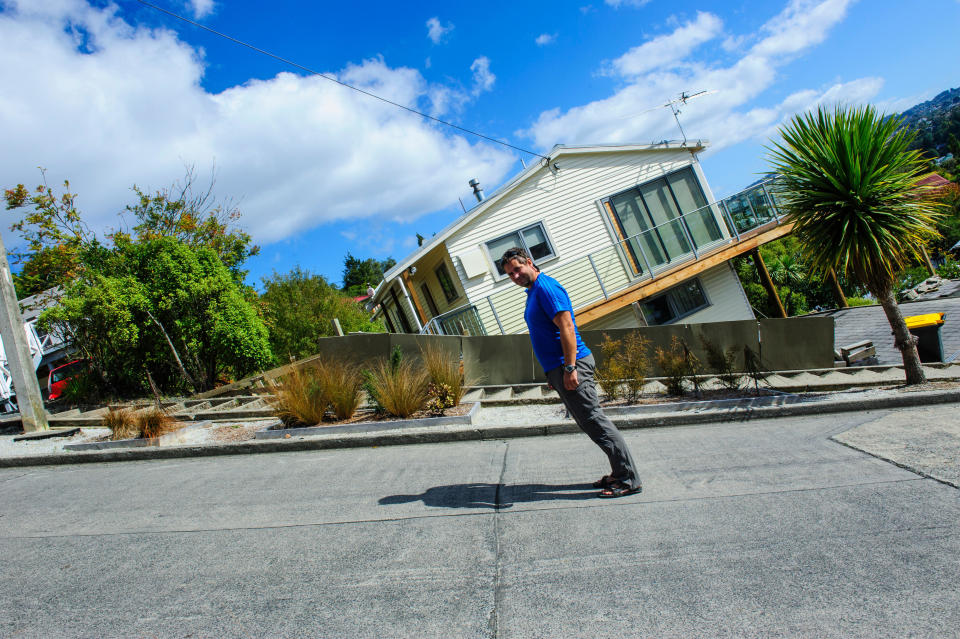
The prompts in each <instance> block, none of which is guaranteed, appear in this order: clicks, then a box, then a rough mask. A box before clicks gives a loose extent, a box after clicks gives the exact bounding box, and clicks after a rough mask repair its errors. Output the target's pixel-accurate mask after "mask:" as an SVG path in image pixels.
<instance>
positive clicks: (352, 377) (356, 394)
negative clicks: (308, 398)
mask: <svg viewBox="0 0 960 639" xmlns="http://www.w3.org/2000/svg"><path fill="white" fill-rule="evenodd" d="M315 366H316V375H317V378H316V383H317V386H318V389H319V390H318V397H320V398H323V399H326V401H328V402H329V404H330V408H332V409H333V414H334V415H335V416H336V418H337V419H349V418H351V417H353V414H354V413H356V412H357V408H358V407H359V406H360V401H361V399H362V394H361V391H362V390H363V373H362V372H361V371H360V369H358V368H356V367H355V366H351V365H350V364H347V363H345V362H343V361H338V360H333V361H320V362H317V363H316V364H315Z"/></svg>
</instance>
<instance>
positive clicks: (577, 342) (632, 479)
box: [500, 248, 642, 497]
mask: <svg viewBox="0 0 960 639" xmlns="http://www.w3.org/2000/svg"><path fill="white" fill-rule="evenodd" d="M500 263H501V265H502V267H503V270H504V272H505V273H506V274H507V275H509V276H510V279H511V280H513V283H514V284H517V285H519V286H523V287H524V288H526V289H527V306H526V309H525V310H524V313H523V319H525V320H526V322H527V328H528V329H529V330H530V340H531V341H532V342H533V353H534V355H536V356H537V361H539V362H540V365H541V366H542V367H543V370H544V372H545V373H546V376H547V380H548V381H549V382H550V385H551V386H553V388H555V389H556V391H557V394H559V395H560V399H561V400H563V403H564V405H565V406H566V407H567V410H568V411H570V414H571V415H572V416H573V419H574V420H576V422H577V425H578V426H580V429H581V430H583V432H585V433H586V434H587V435H589V436H590V439H592V440H593V441H594V443H595V444H597V446H599V447H600V448H601V449H603V452H605V453H606V454H607V457H608V458H609V459H610V469H611V472H610V474H609V475H604V476H603V477H601V478H600V479H598V480H597V481H595V482H594V484H593V485H594V486H595V487H597V488H602V489H603V490H601V491H600V496H601V497H623V496H624V495H630V494H633V493H638V492H640V491H641V490H642V484H641V483H640V478H639V477H637V470H636V465H635V464H634V463H633V457H632V456H631V455H630V450H629V449H628V448H627V442H626V441H625V440H624V439H623V435H621V434H620V431H618V430H617V427H616V426H614V425H613V423H612V422H611V421H610V419H609V418H608V417H607V416H606V415H604V414H603V410H602V409H601V408H600V400H599V399H598V397H597V389H596V386H595V385H594V383H593V370H594V359H593V354H592V353H591V352H590V349H589V348H587V347H586V345H584V343H583V340H582V339H580V332H579V331H578V330H577V324H576V322H574V319H573V306H572V305H571V304H570V297H569V296H568V295H567V292H566V291H565V290H564V288H563V287H562V286H560V283H559V282H557V280H555V279H553V278H552V277H550V276H548V275H544V274H543V273H541V272H540V269H538V268H537V267H536V266H535V265H534V264H533V260H531V259H530V256H528V255H527V252H526V251H524V250H523V249H521V248H512V249H508V250H507V251H506V252H505V253H504V254H503V258H502V259H501V262H500Z"/></svg>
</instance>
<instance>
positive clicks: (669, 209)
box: [373, 142, 790, 335]
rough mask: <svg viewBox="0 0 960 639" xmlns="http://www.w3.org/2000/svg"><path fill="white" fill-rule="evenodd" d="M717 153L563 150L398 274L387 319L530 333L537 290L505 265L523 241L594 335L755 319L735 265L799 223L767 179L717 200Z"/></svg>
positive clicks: (405, 325) (389, 292)
mask: <svg viewBox="0 0 960 639" xmlns="http://www.w3.org/2000/svg"><path fill="white" fill-rule="evenodd" d="M704 148H705V145H704V143H702V142H696V143H693V142H690V143H683V144H681V143H679V142H664V143H660V144H650V145H594V146H556V147H554V148H553V149H552V150H551V151H550V153H549V160H548V161H547V160H542V161H541V162H539V163H537V164H534V165H531V166H529V167H527V168H526V169H525V170H523V171H521V172H520V173H518V174H517V175H516V176H514V177H513V179H511V180H510V181H509V182H507V183H506V184H504V185H503V186H502V187H500V188H499V189H498V190H497V191H496V192H495V193H493V194H492V195H490V196H489V197H488V198H486V199H482V201H479V202H478V203H477V205H476V206H474V207H473V208H472V209H471V210H469V211H467V212H466V213H465V214H464V215H462V216H461V217H460V218H459V219H457V220H455V221H454V222H453V223H452V224H450V225H449V226H448V227H447V228H445V229H444V230H443V231H441V232H440V233H437V234H436V235H435V236H433V237H432V238H429V239H428V240H427V241H426V242H425V243H424V244H423V246H421V247H420V248H419V249H418V250H417V251H416V252H414V253H413V254H411V255H408V256H407V257H405V258H404V259H402V260H401V261H400V262H398V263H397V264H396V266H394V267H393V268H392V269H390V271H388V272H387V273H386V274H385V278H384V281H383V282H381V283H380V285H379V286H378V287H377V289H376V292H375V294H374V299H373V303H374V304H378V307H377V315H378V316H383V317H384V319H385V321H386V323H387V326H388V328H389V330H390V331H391V332H404V333H412V332H430V333H441V334H468V335H497V334H511V333H521V332H524V331H525V330H526V325H525V324H524V321H523V305H524V302H525V299H526V296H525V295H524V294H523V291H522V290H521V289H520V288H519V287H517V286H516V285H514V284H513V283H512V282H510V280H509V278H507V277H506V276H505V275H504V274H503V272H502V270H501V269H500V265H499V257H500V256H501V255H502V254H503V252H504V251H505V250H506V249H508V248H510V247H513V246H522V247H525V248H526V249H527V250H528V251H529V252H530V254H531V255H532V256H533V257H534V261H535V262H536V264H537V266H538V267H539V268H540V269H541V270H542V271H543V272H544V273H547V274H549V275H551V276H552V277H554V278H556V279H557V280H558V281H559V282H560V283H561V284H563V286H564V287H565V288H566V289H567V291H568V293H569V294H570V298H571V301H572V303H573V306H574V311H575V315H576V318H577V323H578V325H579V326H580V327H581V328H582V329H598V328H601V329H602V328H626V327H636V326H643V325H654V324H667V323H673V322H677V321H683V322H685V323H694V322H715V321H725V320H741V319H752V318H753V317H754V314H753V311H752V309H751V308H750V305H749V303H748V301H747V298H746V295H745V294H744V292H743V289H742V287H741V286H740V281H739V279H738V278H737V275H736V273H735V272H734V271H733V268H732V266H731V265H730V264H729V260H730V259H731V258H732V257H735V256H737V255H740V254H742V253H745V252H747V251H750V250H752V249H754V248H756V246H759V245H760V244H762V243H764V242H767V241H770V240H772V239H775V238H777V237H780V236H782V235H784V234H786V233H787V232H789V230H790V225H789V224H781V223H780V218H779V216H778V214H777V209H776V207H775V205H774V204H775V203H774V199H773V197H772V196H771V195H770V193H769V192H768V191H767V188H766V186H765V185H764V184H762V183H761V184H758V185H755V186H753V187H751V188H750V189H748V191H745V192H743V193H739V194H737V195H735V196H732V197H730V198H726V199H725V200H723V201H722V202H717V201H716V200H715V198H714V197H713V194H712V192H711V191H710V186H709V184H708V183H707V180H706V178H705V177H704V175H703V171H702V170H701V167H700V163H699V161H698V159H697V153H698V152H700V151H702V150H703V149H704ZM475 189H476V187H475ZM479 198H482V195H481V196H479V197H478V199H479Z"/></svg>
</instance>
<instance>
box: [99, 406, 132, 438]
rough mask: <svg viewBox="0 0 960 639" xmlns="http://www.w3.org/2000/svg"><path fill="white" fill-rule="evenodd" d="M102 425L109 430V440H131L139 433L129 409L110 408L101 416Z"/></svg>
mask: <svg viewBox="0 0 960 639" xmlns="http://www.w3.org/2000/svg"><path fill="white" fill-rule="evenodd" d="M103 425H104V426H106V427H107V428H109V429H110V439H133V438H135V437H136V436H137V435H138V433H139V430H138V429H137V425H136V422H135V419H134V414H133V411H132V410H130V409H129V408H117V407H116V406H111V407H110V408H109V409H107V414H106V415H104V416H103Z"/></svg>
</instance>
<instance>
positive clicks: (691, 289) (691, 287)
mask: <svg viewBox="0 0 960 639" xmlns="http://www.w3.org/2000/svg"><path fill="white" fill-rule="evenodd" d="M709 305H710V303H709V302H708V301H707V296H706V295H704V293H703V287H702V286H701V285H700V281H699V280H696V279H694V280H690V281H689V282H685V283H683V284H681V285H680V286H675V287H674V288H671V289H670V290H668V291H667V292H666V293H663V294H661V295H658V296H656V297H653V298H651V299H649V300H647V301H645V302H643V303H642V304H641V305H640V308H641V309H642V310H643V317H644V319H645V320H647V324H649V325H650V326H655V325H657V324H669V323H670V322H675V321H677V320H678V319H680V318H682V317H686V316H687V315H690V314H691V313H696V312H697V311H699V310H700V309H702V308H705V307H707V306H709Z"/></svg>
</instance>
